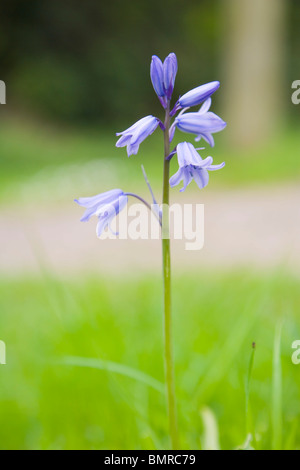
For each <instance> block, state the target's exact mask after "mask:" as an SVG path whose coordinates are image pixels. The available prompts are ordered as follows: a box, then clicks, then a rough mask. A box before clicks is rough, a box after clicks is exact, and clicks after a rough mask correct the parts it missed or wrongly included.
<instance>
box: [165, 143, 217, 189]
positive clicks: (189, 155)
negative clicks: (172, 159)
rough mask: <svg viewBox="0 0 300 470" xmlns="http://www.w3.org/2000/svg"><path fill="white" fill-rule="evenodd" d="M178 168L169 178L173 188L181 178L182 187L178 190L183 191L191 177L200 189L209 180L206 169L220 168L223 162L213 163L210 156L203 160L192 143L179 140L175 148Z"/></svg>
mask: <svg viewBox="0 0 300 470" xmlns="http://www.w3.org/2000/svg"><path fill="white" fill-rule="evenodd" d="M176 153H177V159H178V165H179V170H178V171H177V173H175V175H173V176H172V177H171V178H170V186H171V187H172V188H173V187H174V186H177V185H178V184H179V183H180V181H182V180H183V187H182V188H181V189H180V192H182V191H185V189H186V187H187V186H188V185H189V184H190V182H191V181H192V179H194V180H195V182H196V183H197V185H198V187H199V188H200V189H202V188H204V187H205V186H207V184H208V181H209V174H208V171H214V170H220V169H221V168H223V167H224V166H225V163H224V162H223V163H221V164H220V165H213V164H212V163H213V159H212V157H207V158H205V159H204V160H203V159H202V158H201V156H200V155H199V153H198V152H197V150H196V149H195V147H194V146H193V144H191V143H189V142H181V143H180V144H178V145H177V149H176Z"/></svg>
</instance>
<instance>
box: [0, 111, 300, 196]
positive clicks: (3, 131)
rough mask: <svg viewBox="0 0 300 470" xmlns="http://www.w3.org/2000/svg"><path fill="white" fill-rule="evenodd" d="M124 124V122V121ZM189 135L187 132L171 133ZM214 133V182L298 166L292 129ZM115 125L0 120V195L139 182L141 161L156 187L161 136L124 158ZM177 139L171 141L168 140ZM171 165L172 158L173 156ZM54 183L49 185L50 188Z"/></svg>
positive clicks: (267, 178) (252, 179) (273, 174)
mask: <svg viewBox="0 0 300 470" xmlns="http://www.w3.org/2000/svg"><path fill="white" fill-rule="evenodd" d="M129 124H130V123H129ZM179 136H180V138H181V139H182V138H184V139H187V140H192V136H190V135H188V134H182V133H181V134H179V133H178V134H177V136H176V138H177V139H178V138H179ZM224 138H226V136H225V137H224V136H222V135H217V136H216V141H217V144H218V145H217V146H216V147H215V148H214V149H209V148H207V149H206V150H205V151H203V153H202V155H203V156H204V157H205V156H207V154H211V155H212V156H213V157H214V159H215V162H216V163H218V162H221V161H223V160H224V161H226V167H225V169H224V170H222V172H216V173H215V174H214V179H213V184H214V187H218V186H221V185H222V186H225V187H226V186H237V187H239V186H245V185H257V184H262V183H266V182H267V183H274V184H275V183H280V184H282V183H284V182H285V181H287V182H288V181H295V180H296V179H297V175H299V172H300V158H299V132H298V129H295V130H292V129H291V130H286V131H285V132H283V133H282V134H280V135H276V136H275V138H274V139H272V141H271V142H270V143H269V144H265V145H264V146H260V145H258V144H254V145H253V147H252V148H249V149H246V150H244V149H243V150H242V149H235V150H233V149H231V148H229V147H228V146H226V142H225V141H224V140H223V139H224ZM115 142H116V137H115V129H107V130H105V129H99V130H98V129H96V130H95V129H94V130H89V131H88V130H83V129H78V130H75V129H73V130H72V129H57V128H53V127H50V126H48V127H47V126H45V125H41V124H40V125H37V124H33V123H32V122H26V121H16V120H3V121H2V122H1V126H0V147H1V157H0V165H1V172H0V200H1V199H2V200H6V199H9V200H17V201H19V199H20V198H23V197H24V193H28V192H31V195H32V197H33V198H34V197H36V196H37V195H38V197H39V198H41V193H42V192H43V191H46V190H47V188H48V193H47V195H46V196H45V197H46V198H48V197H49V195H50V194H52V197H56V198H59V197H60V194H62V197H64V195H65V194H66V193H67V197H68V198H69V196H70V194H72V191H73V190H74V188H75V187H76V189H77V190H78V188H79V187H80V188H82V189H83V190H85V189H86V190H88V189H90V190H92V191H102V190H105V189H109V188H110V187H111V185H115V184H119V185H123V186H124V181H126V185H127V187H128V190H131V189H135V188H136V186H137V185H139V186H141V185H143V186H144V182H143V179H142V176H141V163H143V164H144V166H145V168H146V171H147V173H148V174H149V177H150V180H151V183H152V184H153V185H154V187H156V186H159V187H160V181H161V172H162V168H161V166H162V165H161V164H160V163H161V149H162V136H161V135H160V132H159V131H157V132H156V133H155V134H154V135H153V136H151V138H149V139H147V140H146V141H145V142H143V143H142V145H141V147H140V152H139V155H138V156H133V157H132V158H130V159H128V158H127V156H126V150H125V149H117V148H115ZM176 143H177V141H174V145H175V144H176ZM173 168H174V170H175V168H176V163H175V161H174V163H173ZM53 187H55V191H53Z"/></svg>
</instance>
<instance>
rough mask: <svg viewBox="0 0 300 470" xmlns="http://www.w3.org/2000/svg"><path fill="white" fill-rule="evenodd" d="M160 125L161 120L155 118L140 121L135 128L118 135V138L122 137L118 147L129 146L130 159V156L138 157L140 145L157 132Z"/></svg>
mask: <svg viewBox="0 0 300 470" xmlns="http://www.w3.org/2000/svg"><path fill="white" fill-rule="evenodd" d="M158 124H159V119H157V118H156V117H154V116H146V117H144V118H142V119H140V120H139V121H137V122H136V123H135V124H133V126H131V127H129V129H126V130H125V131H123V132H118V133H117V134H116V135H117V136H119V135H121V136H122V137H120V139H119V140H118V142H117V143H116V147H125V146H127V154H128V157H130V155H136V154H137V153H138V150H139V146H140V144H141V143H142V142H143V140H145V139H146V138H147V137H148V136H149V135H151V134H152V133H153V132H154V131H155V129H156V128H157V126H158Z"/></svg>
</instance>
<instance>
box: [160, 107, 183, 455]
mask: <svg viewBox="0 0 300 470" xmlns="http://www.w3.org/2000/svg"><path fill="white" fill-rule="evenodd" d="M164 125H165V131H164V176H163V209H162V252H163V278H164V335H165V373H166V386H167V402H168V415H169V430H170V437H171V442H172V449H173V450H178V449H179V439H178V427H177V416H176V397H175V380H174V359H173V344H172V310H171V259H170V229H169V179H170V161H169V160H166V157H168V155H169V154H170V143H169V129H170V103H168V107H167V109H166V117H165V123H164Z"/></svg>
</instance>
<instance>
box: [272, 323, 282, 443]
mask: <svg viewBox="0 0 300 470" xmlns="http://www.w3.org/2000/svg"><path fill="white" fill-rule="evenodd" d="M281 333H282V321H281V320H280V322H279V323H278V324H277V326H276V331H275V338H274V350H273V376H272V410H271V416H272V449H273V450H280V449H281V447H282V371H281Z"/></svg>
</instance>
